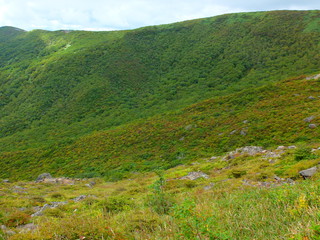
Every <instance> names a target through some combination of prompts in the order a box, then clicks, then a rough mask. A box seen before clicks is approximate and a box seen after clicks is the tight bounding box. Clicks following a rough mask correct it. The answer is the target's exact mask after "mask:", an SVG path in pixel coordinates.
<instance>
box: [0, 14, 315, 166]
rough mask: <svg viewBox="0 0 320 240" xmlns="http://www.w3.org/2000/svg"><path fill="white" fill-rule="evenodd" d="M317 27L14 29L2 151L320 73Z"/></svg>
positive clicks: (306, 22)
mask: <svg viewBox="0 0 320 240" xmlns="http://www.w3.org/2000/svg"><path fill="white" fill-rule="evenodd" d="M318 19H319V11H278V12H266V13H248V14H247V13H241V14H229V15H223V16H218V17H214V18H206V19H200V20H194V21H187V22H182V23H177V24H169V25H163V26H155V27H147V28H142V29H137V30H133V31H120V32H97V33H91V32H79V31H74V32H73V31H72V32H65V31H58V32H46V31H39V30H37V31H31V32H28V33H23V32H20V31H18V32H19V34H17V36H15V37H12V38H11V40H10V41H7V42H4V43H0V50H1V51H0V60H1V61H0V63H1V64H0V67H1V71H0V83H1V89H0V129H1V132H0V135H1V139H0V146H1V150H2V151H16V150H25V149H28V148H38V147H48V148H49V147H51V146H52V145H55V144H56V145H57V144H58V143H59V145H60V146H66V145H68V144H70V143H71V142H73V141H77V139H78V138H79V137H80V136H83V135H85V134H89V133H92V132H93V131H97V130H101V129H108V128H110V127H112V126H117V125H121V124H123V123H127V122H130V121H132V120H134V119H138V118H145V117H148V116H153V115H155V114H159V113H163V112H166V111H168V110H170V111H171V110H174V109H180V108H182V107H186V106H188V105H190V104H193V103H195V102H199V101H200V100H203V99H206V98H210V97H213V96H218V95H228V94H230V93H233V92H237V91H239V90H243V89H247V88H250V87H256V86H261V85H263V84H265V83H267V82H272V81H277V80H279V79H284V78H286V77H289V76H298V75H300V74H307V73H311V72H315V71H317V70H318V69H319V67H320V66H319V62H320V61H319V52H320V51H319V39H320V32H319V28H318V26H319V25H317V24H316V23H317V21H318ZM2 30H3V31H4V30H6V29H2ZM6 31H7V30H6ZM10 31H13V29H10ZM0 35H1V32H0ZM51 160H52V159H51Z"/></svg>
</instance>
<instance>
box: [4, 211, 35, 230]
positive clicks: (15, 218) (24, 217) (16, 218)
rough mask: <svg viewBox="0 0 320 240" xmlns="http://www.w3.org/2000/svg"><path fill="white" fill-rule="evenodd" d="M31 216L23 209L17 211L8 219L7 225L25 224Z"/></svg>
mask: <svg viewBox="0 0 320 240" xmlns="http://www.w3.org/2000/svg"><path fill="white" fill-rule="evenodd" d="M30 218H31V216H30V215H28V214H26V213H24V212H21V211H16V212H13V213H11V214H10V215H9V216H8V217H7V220H6V224H5V225H6V226H8V227H17V226H19V225H24V224H27V223H28V222H29V220H30Z"/></svg>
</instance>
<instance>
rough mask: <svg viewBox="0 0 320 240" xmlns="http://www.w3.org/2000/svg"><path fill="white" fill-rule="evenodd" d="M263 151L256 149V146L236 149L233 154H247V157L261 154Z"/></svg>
mask: <svg viewBox="0 0 320 240" xmlns="http://www.w3.org/2000/svg"><path fill="white" fill-rule="evenodd" d="M263 150H264V149H263V148H262V147H257V146H246V147H242V148H237V149H236V151H235V153H240V154H248V155H251V156H253V155H256V154H258V153H261V152H262V151H263Z"/></svg>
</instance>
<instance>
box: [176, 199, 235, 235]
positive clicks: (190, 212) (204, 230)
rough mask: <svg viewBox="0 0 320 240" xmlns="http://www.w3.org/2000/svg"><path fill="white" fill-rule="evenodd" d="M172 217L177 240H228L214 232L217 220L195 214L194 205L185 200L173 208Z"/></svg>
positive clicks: (199, 213)
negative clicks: (177, 230)
mask: <svg viewBox="0 0 320 240" xmlns="http://www.w3.org/2000/svg"><path fill="white" fill-rule="evenodd" d="M173 215H174V217H175V218H176V219H177V221H178V226H179V233H177V235H176V236H177V238H179V239H221V240H222V239H230V236H228V235H227V234H224V233H222V232H219V231H215V230H214V226H215V225H216V224H217V223H216V221H218V219H217V218H216V217H215V216H214V215H213V216H210V217H207V216H205V213H201V212H197V210H196V203H195V202H194V201H192V200H189V199H188V200H185V201H184V202H183V203H182V204H179V205H175V206H174V207H173Z"/></svg>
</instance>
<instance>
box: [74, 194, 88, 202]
mask: <svg viewBox="0 0 320 240" xmlns="http://www.w3.org/2000/svg"><path fill="white" fill-rule="evenodd" d="M87 197H88V196H87V195H80V196H79V197H76V198H74V199H72V200H73V201H75V202H80V201H82V200H83V199H85V198H87Z"/></svg>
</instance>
